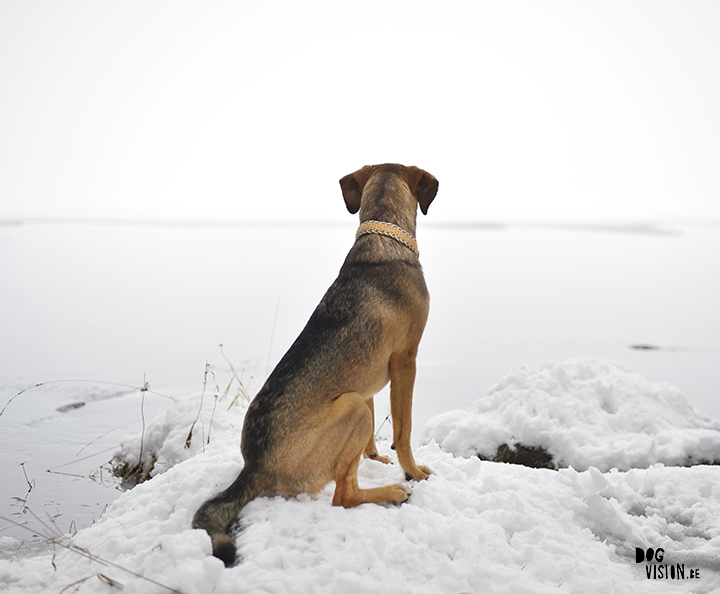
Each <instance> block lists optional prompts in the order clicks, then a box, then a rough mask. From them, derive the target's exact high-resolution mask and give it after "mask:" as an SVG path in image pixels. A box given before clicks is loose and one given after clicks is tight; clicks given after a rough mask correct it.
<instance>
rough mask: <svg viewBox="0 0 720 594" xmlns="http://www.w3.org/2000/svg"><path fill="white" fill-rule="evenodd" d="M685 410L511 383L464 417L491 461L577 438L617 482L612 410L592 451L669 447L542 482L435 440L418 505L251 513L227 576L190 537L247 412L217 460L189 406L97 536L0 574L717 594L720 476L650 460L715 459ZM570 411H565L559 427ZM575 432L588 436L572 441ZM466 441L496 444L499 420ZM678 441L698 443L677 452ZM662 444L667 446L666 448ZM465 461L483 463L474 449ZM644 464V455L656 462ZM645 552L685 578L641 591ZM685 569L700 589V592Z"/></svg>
mask: <svg viewBox="0 0 720 594" xmlns="http://www.w3.org/2000/svg"><path fill="white" fill-rule="evenodd" d="M521 393H522V394H525V396H526V397H525V399H522V398H520V396H518V395H519V394H521ZM513 394H514V395H515V396H516V397H515V398H514V399H513V398H510V397H511V396H512V395H513ZM503 395H504V396H505V399H503V398H502V396H503ZM678 396H679V395H678V394H677V391H675V390H673V389H672V388H670V387H669V386H661V385H656V384H648V383H647V382H645V381H644V380H642V378H639V377H638V376H637V375H635V374H633V373H632V372H630V371H629V370H627V369H624V368H621V367H619V366H617V365H614V364H609V363H606V362H603V361H594V360H583V361H578V360H573V361H569V362H566V363H564V364H554V365H547V366H545V367H543V368H541V369H540V370H539V371H530V370H527V369H522V370H518V371H515V372H513V373H511V374H510V375H509V376H507V377H506V378H505V379H504V380H503V381H502V382H501V383H500V384H498V386H496V387H495V388H494V389H493V391H492V392H491V395H490V396H489V398H490V399H491V400H490V401H486V400H485V399H483V400H481V401H480V402H483V403H484V404H483V405H482V406H481V407H476V408H479V410H481V411H484V413H481V412H478V410H476V412H474V413H472V414H467V413H465V418H466V419H472V420H474V421H477V420H478V419H480V418H482V414H484V415H485V416H486V417H487V416H493V419H495V420H496V421H497V422H498V424H499V426H500V429H495V433H493V437H492V439H487V443H488V444H489V446H490V447H493V444H497V443H499V442H500V441H502V440H505V439H506V438H507V436H508V435H509V436H512V435H517V436H518V437H519V438H520V439H528V438H529V437H535V436H538V437H539V438H542V439H543V440H545V441H542V442H541V445H544V446H546V447H548V449H550V450H552V451H554V452H556V453H557V454H558V455H560V454H562V455H563V456H567V449H566V448H567V444H568V443H569V442H570V440H571V439H574V443H578V444H580V445H581V446H582V448H581V449H582V450H583V452H591V453H592V452H594V451H596V450H597V451H598V453H597V454H595V457H594V458H588V455H589V454H587V453H586V454H584V456H585V457H584V458H583V460H585V462H586V463H587V462H589V461H593V463H594V462H596V461H607V463H606V464H605V466H606V467H610V466H618V464H615V463H611V462H610V460H611V458H610V457H609V454H608V453H607V452H606V451H605V449H606V448H604V447H603V446H598V445H595V446H592V447H591V446H590V445H588V444H589V443H590V442H591V441H592V440H590V439H589V438H588V439H584V440H583V439H581V438H580V437H579V435H581V434H582V433H583V432H585V433H586V432H587V431H588V428H589V427H591V426H592V425H591V421H592V416H593V414H597V411H598V410H604V411H605V413H604V414H605V415H606V416H603V417H602V418H600V419H599V420H598V422H597V424H596V425H594V426H593V429H594V430H593V433H594V436H593V437H594V438H596V439H597V440H599V441H600V442H601V443H611V442H612V441H613V440H619V441H621V442H622V444H623V445H624V446H625V447H627V445H628V444H632V443H633V442H632V440H631V439H630V437H629V436H630V435H631V430H632V428H633V427H634V428H635V430H636V437H637V439H638V440H640V441H639V443H644V442H642V439H644V437H645V436H647V435H650V436H652V437H655V438H656V439H657V440H658V444H659V445H658V446H657V447H655V448H654V449H653V448H647V447H645V446H644V445H643V446H642V447H641V446H637V447H636V448H633V451H634V452H636V453H634V454H633V460H636V464H635V465H637V466H644V467H645V468H633V469H630V470H610V471H601V470H599V469H598V468H596V467H595V466H594V465H593V464H590V465H589V467H588V468H587V469H586V470H577V469H575V468H572V467H568V468H564V469H562V470H560V471H553V470H547V469H532V468H526V467H523V466H517V465H508V464H498V463H493V462H488V461H483V460H480V459H479V458H478V457H476V456H474V455H471V456H469V457H462V456H458V455H454V454H453V453H449V452H447V451H443V449H441V447H440V445H439V444H444V443H445V441H443V440H442V439H438V440H436V441H433V440H432V439H430V440H429V442H428V443H427V444H425V445H423V446H421V447H420V448H418V450H417V451H416V458H417V460H418V462H419V463H422V464H427V465H429V466H430V467H431V468H433V470H434V471H435V474H434V475H432V476H430V477H429V478H428V480H426V481H423V482H420V483H413V484H412V488H413V493H412V496H411V497H410V499H409V501H408V502H407V503H405V504H403V505H401V506H385V505H373V504H365V505H361V506H359V507H357V508H354V509H349V510H346V509H342V508H335V507H332V506H331V500H332V490H333V485H332V484H331V485H329V486H328V487H327V488H326V489H324V490H323V491H322V492H321V493H319V494H318V495H317V496H315V497H310V496H308V495H300V496H298V497H296V498H283V497H279V496H274V497H273V496H266V497H260V498H258V499H256V500H254V501H252V502H251V503H250V504H248V506H247V507H246V508H245V509H244V510H243V511H242V513H241V516H240V530H239V532H238V534H237V543H238V552H239V554H240V556H241V561H240V563H239V564H238V565H237V566H235V567H233V568H230V569H225V567H224V566H223V564H222V562H221V561H219V560H218V559H215V558H214V557H212V556H211V555H210V551H211V547H210V539H209V537H208V536H207V534H205V533H204V532H202V531H198V530H191V529H190V521H191V518H192V515H193V513H194V512H195V510H196V509H197V508H198V507H199V506H200V504H201V503H202V502H203V501H204V500H205V499H207V498H208V497H209V496H211V495H212V494H214V493H216V492H217V491H218V490H220V489H223V488H225V487H226V486H227V485H228V484H230V483H231V482H232V481H233V480H234V478H235V476H236V475H237V473H238V471H239V470H240V468H241V467H242V457H241V455H240V452H239V441H240V428H241V425H242V416H243V413H244V409H243V408H242V407H239V406H234V407H231V408H230V409H229V410H228V407H227V405H226V404H225V403H218V405H217V407H215V412H214V416H213V424H212V432H211V439H210V443H209V444H208V443H207V432H208V429H209V427H210V424H209V420H210V417H211V415H212V409H213V407H214V404H215V403H214V402H212V401H211V400H209V401H207V402H206V406H205V407H204V408H203V413H202V415H201V417H200V420H199V421H198V424H197V425H196V430H195V432H194V435H195V436H198V439H196V438H195V437H193V440H192V443H191V447H189V448H185V439H186V437H187V434H188V430H189V426H190V424H191V423H192V422H193V420H194V417H195V415H197V410H198V408H197V406H198V404H199V395H196V396H195V397H194V398H189V399H188V401H187V402H182V403H179V404H178V407H177V409H176V410H175V411H171V412H169V413H167V414H166V415H164V416H162V417H160V418H158V419H157V421H155V422H154V423H150V424H149V425H148V427H147V428H146V434H145V439H143V440H141V439H139V438H137V437H136V438H132V439H128V440H126V442H125V443H124V444H123V448H122V451H123V452H125V453H124V454H123V455H126V456H127V455H129V454H130V453H131V452H133V451H134V452H135V456H136V459H139V447H140V443H141V442H142V443H143V448H144V449H145V448H149V449H148V451H150V450H152V451H153V452H154V455H156V457H157V460H158V464H156V468H157V470H156V471H155V476H153V478H152V479H151V480H149V481H147V482H144V483H142V484H140V485H138V486H137V487H135V488H134V489H132V490H130V491H128V492H126V493H124V494H123V495H122V496H121V497H120V498H119V499H118V500H117V501H116V502H115V503H113V504H112V505H111V506H110V508H109V509H108V510H107V513H105V515H104V516H103V517H102V518H101V520H100V521H99V522H98V523H97V524H95V525H93V526H91V527H89V528H87V529H84V530H82V531H80V532H79V533H77V535H75V536H73V537H72V538H71V537H63V539H62V542H63V543H64V544H65V545H66V546H69V547H71V549H68V548H65V547H63V546H60V545H55V546H54V551H48V552H46V553H44V554H40V555H36V556H29V555H23V554H22V547H19V545H20V543H18V542H17V541H12V540H13V539H8V538H4V539H3V540H1V541H0V547H2V548H3V549H4V550H12V549H17V548H18V547H19V549H18V551H17V553H16V554H14V555H11V556H8V558H6V559H4V560H2V561H0V589H4V590H5V591H8V592H18V593H26V592H60V591H62V590H63V588H66V587H67V586H70V585H72V584H74V585H73V586H72V587H71V588H68V589H67V590H65V591H67V592H75V591H77V592H81V593H95V592H97V593H108V592H114V591H120V590H119V587H120V586H122V587H123V588H124V590H123V591H125V592H133V593H138V594H143V593H153V594H154V593H158V592H169V591H173V590H175V591H178V592H183V593H185V594H196V593H197V594H200V593H203V594H207V593H210V592H214V593H217V594H230V593H236V592H250V593H254V592H257V593H260V592H263V593H264V592H268V593H276V594H282V593H298V594H306V593H308V592H328V593H331V592H332V593H335V592H342V593H343V594H355V593H358V594H361V593H368V594H369V593H373V594H374V593H376V592H380V591H391V592H396V593H400V594H402V593H408V594H409V593H413V594H417V593H425V592H427V593H452V594H460V593H475V592H478V593H479V592H483V593H512V594H522V593H544V592H548V593H549V592H558V591H561V592H562V591H564V592H583V594H590V593H595V592H597V593H598V594H606V593H607V592H620V593H625V592H627V593H628V594H629V593H633V594H636V593H657V592H665V591H668V592H715V591H718V589H719V588H720V467H715V466H694V467H668V466H665V465H663V464H660V463H658V460H657V458H658V456H659V455H660V454H659V453H658V452H660V451H663V449H662V447H660V446H662V445H663V444H665V443H669V442H673V441H675V442H677V443H678V444H680V445H682V446H683V447H682V448H680V450H681V451H680V452H679V453H677V454H673V455H674V456H675V458H673V460H675V459H677V460H680V459H681V458H682V456H683V455H686V456H692V457H693V459H700V458H702V457H703V456H704V455H705V453H706V451H707V448H708V447H709V446H708V445H707V444H706V443H705V442H704V441H703V440H702V439H699V438H697V439H695V438H691V437H690V432H692V431H704V432H707V433H708V434H712V424H711V423H709V422H707V423H706V422H705V421H703V420H702V417H700V416H699V415H698V414H697V413H696V412H694V411H692V410H691V409H690V412H688V409H689V407H688V408H685V404H683V401H681V400H680V399H679V398H678ZM508 400H510V402H508ZM531 400H532V403H529V401H531ZM561 400H562V401H565V402H566V403H570V404H567V405H566V407H565V409H566V412H565V413H564V414H563V410H562V409H560V408H559V404H560V401H561ZM513 401H514V403H513ZM192 402H194V405H195V406H191V403H192ZM583 402H584V403H585V404H584V405H583V404H582V403H583ZM491 403H495V406H496V407H497V410H496V411H494V412H493V410H492V407H491ZM220 404H224V405H223V406H220ZM603 405H604V406H605V407H606V409H607V410H606V409H605V408H603ZM533 408H534V410H535V411H536V415H535V416H534V417H533V416H531V415H530V411H531V410H533ZM510 409H512V410H514V411H515V412H516V414H517V415H519V416H520V417H521V418H522V420H523V423H521V425H520V426H519V429H518V428H515V427H512V428H511V427H507V426H506V425H507V423H508V421H507V419H509V418H510V415H509V412H508V411H509V410H510ZM612 410H615V412H609V411H612ZM621 411H624V412H621ZM663 411H664V412H663ZM617 415H620V417H617ZM455 418H457V419H458V423H456V426H453V423H452V422H451V420H450V417H448V416H447V415H446V416H443V420H442V422H439V421H437V420H436V421H434V422H433V423H431V424H430V425H429V426H428V428H427V431H426V435H428V436H431V435H433V434H436V435H440V433H437V432H438V431H439V428H440V427H442V428H444V431H445V432H446V436H449V435H455V436H456V443H457V444H461V443H464V441H465V442H468V440H470V437H469V436H470V434H471V432H472V431H471V423H465V424H463V423H460V421H462V420H463V417H462V416H461V415H457V416H456V417H455ZM620 418H622V419H623V420H619V419H620ZM533 419H536V423H535V424H534V425H533V423H532V422H531V421H532V420H533ZM616 419H618V420H616ZM503 423H505V424H503ZM573 423H577V424H579V428H578V429H577V431H572V428H573ZM698 423H702V424H703V425H702V426H701V427H698V426H697V425H698ZM472 426H473V427H483V428H487V427H490V422H489V421H483V422H482V423H480V422H479V421H477V422H476V423H475V424H474V425H472ZM673 426H675V427H676V428H675V429H674V430H673ZM198 427H203V428H204V429H203V430H202V431H199V430H198ZM524 427H526V428H524ZM551 429H554V431H552V430H551ZM520 430H522V431H525V432H524V433H523V432H521V431H520ZM203 431H204V434H203ZM503 431H505V432H507V431H509V432H510V433H509V434H507V433H503ZM680 432H685V433H683V435H685V434H687V437H685V438H683V439H680V438H679V437H678V436H677V435H676V433H678V434H679V433H680ZM201 434H203V439H200V438H199V436H200V435H201ZM461 435H462V436H463V437H462V439H461V438H460V436H461ZM568 435H570V436H568ZM661 435H667V436H668V438H669V442H668V441H667V440H665V441H662V443H660V436H661ZM493 439H494V441H493ZM709 439H710V438H709ZM463 440H464V441H463ZM476 443H479V442H472V444H473V447H476V446H475V444H476ZM539 443H540V442H539ZM133 444H134V445H133ZM379 446H380V451H381V453H382V454H386V455H390V456H393V455H394V452H392V450H391V448H390V447H389V444H388V443H386V442H381V443H380V444H379ZM443 447H445V446H443ZM458 447H461V446H458ZM462 447H465V446H462ZM495 447H496V446H495ZM593 448H594V449H593ZM643 448H644V449H643ZM694 448H695V449H694ZM620 449H621V448H619V449H618V451H620ZM675 449H678V448H677V447H675ZM465 451H466V452H469V453H472V448H469V449H467V450H465ZM640 451H645V452H646V458H645V460H642V459H640V454H639V453H637V452H640ZM456 454H457V452H456ZM664 455H665V454H664ZM667 455H669V454H667ZM161 460H162V461H163V464H159V462H160V461H161ZM563 460H565V461H566V463H568V464H570V463H572V462H574V461H575V460H574V459H568V458H563ZM572 465H573V466H574V464H572ZM359 476H360V484H361V486H367V487H372V486H379V485H384V484H388V483H391V482H398V481H401V480H402V478H403V477H402V471H401V469H400V467H399V466H398V465H397V464H392V465H383V464H381V463H379V462H377V461H373V460H363V461H362V463H361V465H360V471H359ZM8 541H12V542H8ZM636 548H641V549H643V550H646V549H648V548H653V549H654V550H657V549H658V548H662V549H663V551H664V559H663V562H662V564H661V566H660V567H662V566H667V567H673V568H676V567H678V566H682V568H683V577H684V578H685V579H682V580H677V579H676V580H674V581H671V580H662V583H660V582H659V581H658V580H655V579H648V577H647V575H648V574H647V572H648V571H649V570H654V571H657V566H656V567H653V565H652V564H650V563H647V562H645V561H643V562H640V563H637V562H636V558H635V549H636ZM82 551H86V552H89V553H90V554H91V556H90V557H88V556H86V555H83V554H80V552H82ZM103 560H104V561H106V562H110V563H112V564H110V563H103ZM691 570H692V575H693V576H697V575H699V577H692V578H691V577H690V575H691ZM651 573H652V571H651ZM668 573H669V572H668ZM675 575H679V573H676V574H675Z"/></svg>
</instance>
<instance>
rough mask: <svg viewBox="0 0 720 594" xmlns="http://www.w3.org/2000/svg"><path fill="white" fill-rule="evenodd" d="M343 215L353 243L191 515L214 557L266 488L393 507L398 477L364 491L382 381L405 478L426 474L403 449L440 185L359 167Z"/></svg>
mask: <svg viewBox="0 0 720 594" xmlns="http://www.w3.org/2000/svg"><path fill="white" fill-rule="evenodd" d="M340 187H341V189H342V194H343V198H344V199H345V204H346V206H347V209H348V210H349V211H350V213H352V214H355V213H357V212H358V211H359V212H360V222H361V224H360V228H359V229H358V232H357V238H356V241H355V244H354V245H353V247H352V249H351V250H350V252H349V253H348V255H347V258H346V259H345V262H344V264H343V266H342V268H341V269H340V273H339V275H338V277H337V279H336V280H335V282H334V283H333V284H332V286H331V287H330V288H329V289H328V291H327V293H326V294H325V296H324V297H323V299H322V301H321V302H320V304H319V305H318V306H317V309H316V310H315V312H314V313H313V314H312V316H311V317H310V320H309V321H308V323H307V325H306V326H305V328H304V330H303V331H302V332H301V333H300V336H298V338H297V340H295V342H294V343H293V345H292V346H291V347H290V349H289V350H288V352H287V353H286V354H285V355H284V356H283V358H282V359H281V361H280V362H279V363H278V365H277V367H276V368H275V369H274V370H273V372H272V373H271V374H270V376H269V377H268V379H267V381H266V382H265V384H264V385H263V387H262V388H261V390H260V391H259V392H258V394H257V396H256V397H255V398H254V399H253V401H252V402H251V403H250V406H249V408H248V411H247V415H246V416H245V424H244V425H243V430H242V445H241V449H242V455H243V458H244V460H245V466H244V468H243V469H242V471H241V472H240V475H239V476H238V477H237V479H236V480H235V482H234V483H233V484H232V485H230V486H229V487H228V488H227V489H226V490H225V491H223V492H222V493H220V494H219V495H216V496H215V497H213V498H212V499H210V500H208V501H207V502H205V504H203V506H202V507H201V508H200V509H199V510H198V512H197V513H196V514H195V517H194V519H193V528H200V529H204V530H206V531H207V532H208V534H209V535H210V537H211V539H212V546H213V554H214V555H215V556H216V557H219V558H220V559H222V560H223V561H224V562H225V565H226V566H231V565H233V564H234V563H235V555H236V548H235V542H234V539H233V538H232V537H231V536H230V534H229V530H230V528H231V527H232V525H233V524H234V523H235V521H236V520H237V516H238V513H239V511H240V510H241V509H242V508H243V506H245V505H246V504H247V503H248V502H249V501H251V500H252V499H254V498H255V497H257V496H259V495H260V494H262V493H263V492H265V491H274V492H279V493H283V494H287V495H296V494H298V493H301V492H306V493H311V494H312V493H317V492H318V491H320V490H321V489H322V488H323V487H325V485H327V484H328V483H329V482H331V481H335V485H336V486H335V494H334V496H333V500H332V504H333V505H342V506H344V507H353V506H356V505H360V504H361V503H368V502H372V503H385V502H387V503H394V504H399V503H402V502H403V501H405V500H406V499H407V498H408V497H409V491H407V490H406V488H405V487H404V486H403V485H401V484H395V485H389V486H386V487H379V488H374V489H360V488H359V486H358V480H357V469H358V465H359V464H360V458H361V457H362V456H363V455H365V456H366V457H368V458H373V459H376V460H379V461H381V462H384V463H388V462H390V459H389V458H387V457H385V456H378V451H377V447H376V445H375V438H374V412H373V396H374V395H375V394H376V393H377V392H378V391H379V390H380V389H382V388H383V387H384V386H385V385H386V384H387V383H388V381H389V382H390V410H391V414H392V420H393V449H394V450H395V451H396V452H397V457H398V461H399V462H400V465H401V466H402V469H403V471H404V472H405V478H406V479H407V480H408V481H410V480H416V481H418V480H423V479H425V478H427V476H428V474H430V473H431V470H430V469H429V468H427V467H426V466H418V465H417V464H416V463H415V459H414V457H413V453H412V450H411V449H410V429H411V412H412V393H413V385H414V383H415V357H416V355H417V351H418V344H419V342H420V337H421V336H422V333H423V330H424V328H425V322H426V321H427V315H428V306H429V299H430V298H429V295H428V291H427V287H426V285H425V279H424V277H423V272H422V268H421V267H420V261H419V259H418V256H419V253H418V249H417V243H416V242H415V223H416V219H417V207H418V205H419V206H420V210H421V211H422V212H423V214H427V211H428V207H429V206H430V203H431V202H432V200H433V199H434V198H435V195H436V194H437V190H438V182H437V180H436V179H435V178H434V177H433V176H432V175H430V174H429V173H427V172H425V171H423V170H422V169H418V168H417V167H405V166H403V165H394V164H385V165H373V166H366V167H363V168H362V169H360V170H358V171H356V172H355V173H351V174H350V175H347V176H345V177H343V178H342V179H341V180H340Z"/></svg>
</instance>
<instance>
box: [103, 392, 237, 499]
mask: <svg viewBox="0 0 720 594" xmlns="http://www.w3.org/2000/svg"><path fill="white" fill-rule="evenodd" d="M247 404H248V402H247V400H245V399H243V398H235V399H232V400H231V399H230V398H228V397H227V396H226V395H225V397H221V396H219V395H218V394H216V395H215V396H214V397H213V396H208V395H203V394H201V393H199V392H198V393H196V394H190V395H188V396H187V397H185V398H181V399H178V400H176V402H175V403H174V405H173V406H172V407H170V408H169V409H168V410H167V411H165V412H164V413H163V414H161V415H158V416H157V417H155V418H154V419H151V420H150V422H149V423H148V424H147V426H146V427H145V428H144V429H143V430H142V431H141V432H139V433H133V434H130V435H128V436H127V437H125V438H124V439H123V440H122V441H121V442H120V447H119V448H118V450H117V451H116V452H115V454H114V456H113V460H112V462H111V466H112V467H113V472H114V473H115V474H116V475H117V476H119V477H121V478H124V479H126V483H127V486H133V485H134V484H136V483H139V482H143V481H145V480H147V479H149V478H152V477H154V476H157V475H159V474H162V473H164V472H167V471H168V470H169V469H170V468H172V467H173V466H175V465H176V464H179V463H180V462H183V461H185V460H187V459H189V458H191V457H193V456H195V455H196V454H198V453H201V452H203V451H204V449H205V447H206V446H207V445H208V444H209V443H210V441H211V439H213V438H214V436H215V435H222V434H224V433H226V432H228V431H233V432H235V433H236V434H237V439H238V447H239V434H240V429H241V428H242V423H243V418H244V416H245V412H247Z"/></svg>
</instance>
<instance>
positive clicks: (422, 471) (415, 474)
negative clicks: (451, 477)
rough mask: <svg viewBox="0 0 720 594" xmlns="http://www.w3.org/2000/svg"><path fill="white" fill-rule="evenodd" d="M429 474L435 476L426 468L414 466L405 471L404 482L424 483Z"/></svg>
mask: <svg viewBox="0 0 720 594" xmlns="http://www.w3.org/2000/svg"><path fill="white" fill-rule="evenodd" d="M431 474H435V473H434V472H433V471H432V470H430V469H429V468H428V467H427V466H416V467H415V468H413V469H410V470H406V471H405V480H408V481H424V480H425V479H426V478H427V477H428V476H430V475H431Z"/></svg>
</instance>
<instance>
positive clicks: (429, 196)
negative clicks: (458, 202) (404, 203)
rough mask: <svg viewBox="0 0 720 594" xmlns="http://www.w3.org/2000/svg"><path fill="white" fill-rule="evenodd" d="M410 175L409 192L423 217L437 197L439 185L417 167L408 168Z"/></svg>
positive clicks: (433, 178) (432, 177)
mask: <svg viewBox="0 0 720 594" xmlns="http://www.w3.org/2000/svg"><path fill="white" fill-rule="evenodd" d="M408 169H409V170H410V172H411V173H412V178H413V179H412V183H411V184H410V190H411V191H412V193H413V194H414V196H415V199H416V200H417V201H418V204H419V205H420V210H421V211H422V213H423V214H424V215H426V214H427V212H428V208H430V203H431V202H432V201H433V199H434V198H435V196H436V195H437V191H438V187H439V185H440V184H439V183H438V180H436V179H435V177H434V176H432V175H430V174H429V173H428V172H427V171H423V170H422V169H420V168H419V167H408Z"/></svg>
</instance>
